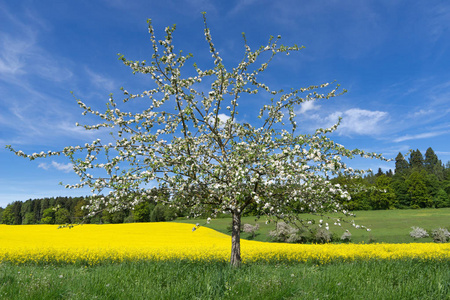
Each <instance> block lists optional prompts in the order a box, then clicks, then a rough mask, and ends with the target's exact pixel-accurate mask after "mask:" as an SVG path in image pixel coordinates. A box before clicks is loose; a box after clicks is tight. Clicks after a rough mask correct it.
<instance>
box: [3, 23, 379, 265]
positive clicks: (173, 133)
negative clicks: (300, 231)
mask: <svg viewBox="0 0 450 300" xmlns="http://www.w3.org/2000/svg"><path fill="white" fill-rule="evenodd" d="M204 24H205V37H206V41H207V43H208V45H209V50H210V53H211V55H212V60H213V63H214V67H213V68H212V69H207V70H203V69H201V67H200V66H197V65H196V64H194V68H193V69H192V70H191V71H190V72H191V74H194V75H195V76H191V77H188V76H184V72H185V68H186V67H184V66H185V64H186V61H187V60H188V59H189V58H191V57H192V55H191V54H189V55H186V56H183V55H182V53H181V52H178V53H177V52H175V49H174V46H173V43H172V41H173V39H172V37H173V32H174V30H175V26H172V27H168V28H166V30H165V32H166V37H165V40H160V41H157V39H156V37H155V33H154V29H153V27H152V24H151V21H150V20H149V21H148V28H149V33H150V36H151V41H152V44H153V55H152V60H151V62H150V63H147V62H146V61H141V62H139V61H130V60H127V59H126V58H125V57H124V56H123V55H122V56H120V59H121V60H122V61H123V63H124V64H125V65H127V66H129V67H130V68H131V69H132V70H133V73H142V74H146V75H148V76H149V77H151V78H152V80H153V82H154V85H153V86H152V87H151V88H150V89H148V90H146V91H143V92H142V93H139V94H133V93H130V92H128V91H126V90H123V93H124V95H125V99H124V102H128V101H132V100H133V99H135V98H147V99H148V100H147V101H148V103H149V105H148V107H147V108H146V109H145V110H143V111H142V112H139V113H131V112H126V111H123V110H121V109H120V108H119V106H118V104H117V103H116V102H115V101H114V100H113V98H112V96H111V98H110V99H109V102H108V103H107V109H106V111H105V112H104V113H100V112H98V111H95V110H93V109H91V108H90V107H89V106H88V105H86V104H85V103H83V102H82V101H81V100H78V104H79V106H80V107H81V108H82V109H83V110H84V111H83V114H86V113H91V114H94V115H96V116H98V117H100V118H101V120H102V121H101V123H99V124H97V125H79V124H77V125H78V126H83V127H84V128H86V129H87V130H92V129H99V128H111V134H112V135H113V137H114V142H113V143H104V142H102V141H101V140H100V139H97V140H95V141H93V142H92V143H90V144H85V145H84V146H75V147H73V146H71V147H66V148H64V149H63V150H62V151H59V152H53V151H49V152H47V153H45V152H41V153H39V154H38V153H35V154H31V155H28V154H25V153H23V152H22V151H16V150H14V149H13V148H12V147H11V146H8V147H9V148H10V149H11V150H12V151H14V152H15V153H16V154H17V155H19V156H23V157H27V158H29V159H35V158H38V157H48V156H53V155H61V154H63V155H65V156H67V157H68V158H70V160H71V161H72V164H73V169H74V171H75V172H76V173H77V174H78V175H79V176H80V178H81V183H79V184H75V185H66V187H67V188H80V187H84V186H89V187H90V188H91V189H92V193H93V194H94V196H95V197H92V199H91V201H90V204H89V206H88V208H89V210H90V211H91V212H92V213H95V212H98V211H101V210H103V209H107V210H109V211H117V210H122V209H126V208H133V207H134V206H136V205H137V204H139V203H140V202H142V201H144V200H147V199H149V198H150V199H151V198H152V197H155V196H154V195H156V194H157V193H155V192H154V191H152V189H154V188H155V186H157V187H158V188H160V189H161V188H162V189H164V190H165V191H166V192H167V193H169V194H170V195H171V196H172V197H170V199H169V200H167V204H169V205H174V206H177V207H183V208H185V209H189V211H190V213H191V215H194V216H198V215H199V214H201V213H204V212H205V211H208V212H211V214H212V215H211V217H214V216H215V215H216V214H218V213H221V212H228V213H230V214H231V216H232V241H231V244H232V245H231V259H230V262H231V264H232V265H234V266H237V265H239V264H240V262H241V250H240V231H241V228H240V226H241V216H242V214H243V213H244V212H245V211H246V210H248V209H250V208H251V209H252V210H254V211H257V212H258V213H259V214H260V215H267V216H268V217H275V218H283V219H284V220H288V221H289V220H290V221H293V220H296V218H297V217H298V215H299V213H300V212H303V213H313V214H323V213H325V212H342V213H344V214H346V213H347V212H346V211H345V209H344V206H343V205H341V203H342V201H341V199H342V198H344V199H348V198H349V194H348V192H347V191H346V190H345V189H344V187H342V186H339V185H334V184H332V183H330V181H328V180H327V178H328V176H334V175H336V174H344V175H349V176H359V175H361V174H362V173H364V171H363V170H356V169H352V168H349V167H348V166H347V165H346V163H344V162H343V160H342V158H353V157H354V156H363V157H376V158H381V156H380V155H378V154H374V153H365V152H364V151H361V150H357V149H356V150H349V149H346V148H345V147H344V146H342V145H339V144H337V143H335V142H333V141H332V140H331V139H329V138H328V137H327V136H326V134H328V133H331V132H333V131H334V130H336V128H337V126H338V124H336V125H334V126H332V127H331V128H326V129H317V130H316V131H315V133H313V134H300V133H298V131H297V124H296V111H297V110H298V108H299V106H300V105H301V104H302V103H304V102H307V101H316V100H321V99H329V98H332V97H335V96H337V95H338V94H339V93H338V92H337V89H338V87H339V86H338V85H337V86H335V87H332V86H331V85H330V84H328V83H325V84H322V85H318V86H309V87H305V88H297V89H292V90H290V91H289V92H283V91H280V90H274V89H273V88H271V87H269V86H268V85H267V84H264V83H263V82H261V81H260V80H259V75H260V74H261V73H262V72H263V71H265V70H266V68H267V67H268V65H269V63H270V62H271V60H272V58H273V57H274V56H276V55H279V54H289V52H293V51H299V50H300V49H301V47H298V46H296V45H294V46H292V47H286V46H283V45H280V44H279V41H280V36H278V37H277V38H274V37H271V38H270V39H269V42H268V43H267V45H264V46H262V47H260V48H258V49H256V50H252V49H251V48H250V47H249V46H248V44H247V42H246V40H245V36H244V41H245V52H244V54H245V55H244V56H243V59H242V61H241V62H240V63H239V64H238V65H237V66H235V67H234V68H231V69H230V68H227V67H226V66H225V64H224V63H223V61H222V58H221V56H220V55H219V53H218V51H217V50H216V48H215V46H214V44H213V42H212V38H211V34H210V30H209V29H208V26H207V23H206V18H205V16H204ZM161 48H162V51H161ZM205 90H207V91H205ZM343 92H345V91H343ZM251 97H253V98H255V97H256V98H257V99H258V100H259V101H260V103H261V106H260V107H258V110H257V112H256V115H257V117H258V119H256V118H255V120H256V121H254V124H249V123H246V122H244V121H243V119H240V118H239V115H238V112H239V104H240V103H241V104H242V102H243V101H250V99H251ZM265 99H267V100H265ZM256 115H255V117H256ZM157 199H158V198H157Z"/></svg>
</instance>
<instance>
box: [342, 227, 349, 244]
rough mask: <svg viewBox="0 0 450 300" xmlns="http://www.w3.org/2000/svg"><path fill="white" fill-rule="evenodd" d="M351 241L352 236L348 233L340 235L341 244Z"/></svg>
mask: <svg viewBox="0 0 450 300" xmlns="http://www.w3.org/2000/svg"><path fill="white" fill-rule="evenodd" d="M351 240H352V234H351V233H350V231H348V230H346V231H345V232H344V233H343V234H342V235H341V241H343V242H346V243H347V242H350V241H351Z"/></svg>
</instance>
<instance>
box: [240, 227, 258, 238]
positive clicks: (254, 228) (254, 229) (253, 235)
mask: <svg viewBox="0 0 450 300" xmlns="http://www.w3.org/2000/svg"><path fill="white" fill-rule="evenodd" d="M257 230H259V224H256V225H255V226H253V225H251V224H244V227H243V231H244V232H246V233H250V234H251V235H252V237H253V238H254V237H255V232H256V231H257Z"/></svg>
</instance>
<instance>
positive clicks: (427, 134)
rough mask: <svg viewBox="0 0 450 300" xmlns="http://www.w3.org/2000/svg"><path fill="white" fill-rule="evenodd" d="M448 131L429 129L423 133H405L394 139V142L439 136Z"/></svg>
mask: <svg viewBox="0 0 450 300" xmlns="http://www.w3.org/2000/svg"><path fill="white" fill-rule="evenodd" d="M449 132H450V131H431V132H425V133H419V134H413V135H409V134H407V135H404V136H401V137H398V138H396V139H394V142H396V143H399V142H404V141H409V140H417V139H427V138H432V137H436V136H440V135H443V134H447V133H449Z"/></svg>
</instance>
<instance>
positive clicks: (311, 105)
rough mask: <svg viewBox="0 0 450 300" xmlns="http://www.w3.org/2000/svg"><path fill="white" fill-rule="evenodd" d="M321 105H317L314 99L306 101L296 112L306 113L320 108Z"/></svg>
mask: <svg viewBox="0 0 450 300" xmlns="http://www.w3.org/2000/svg"><path fill="white" fill-rule="evenodd" d="M319 108H320V105H316V104H315V103H314V102H313V101H306V102H303V103H302V104H300V109H299V110H298V111H297V112H296V113H297V114H304V113H306V112H308V111H312V110H318V109H319Z"/></svg>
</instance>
